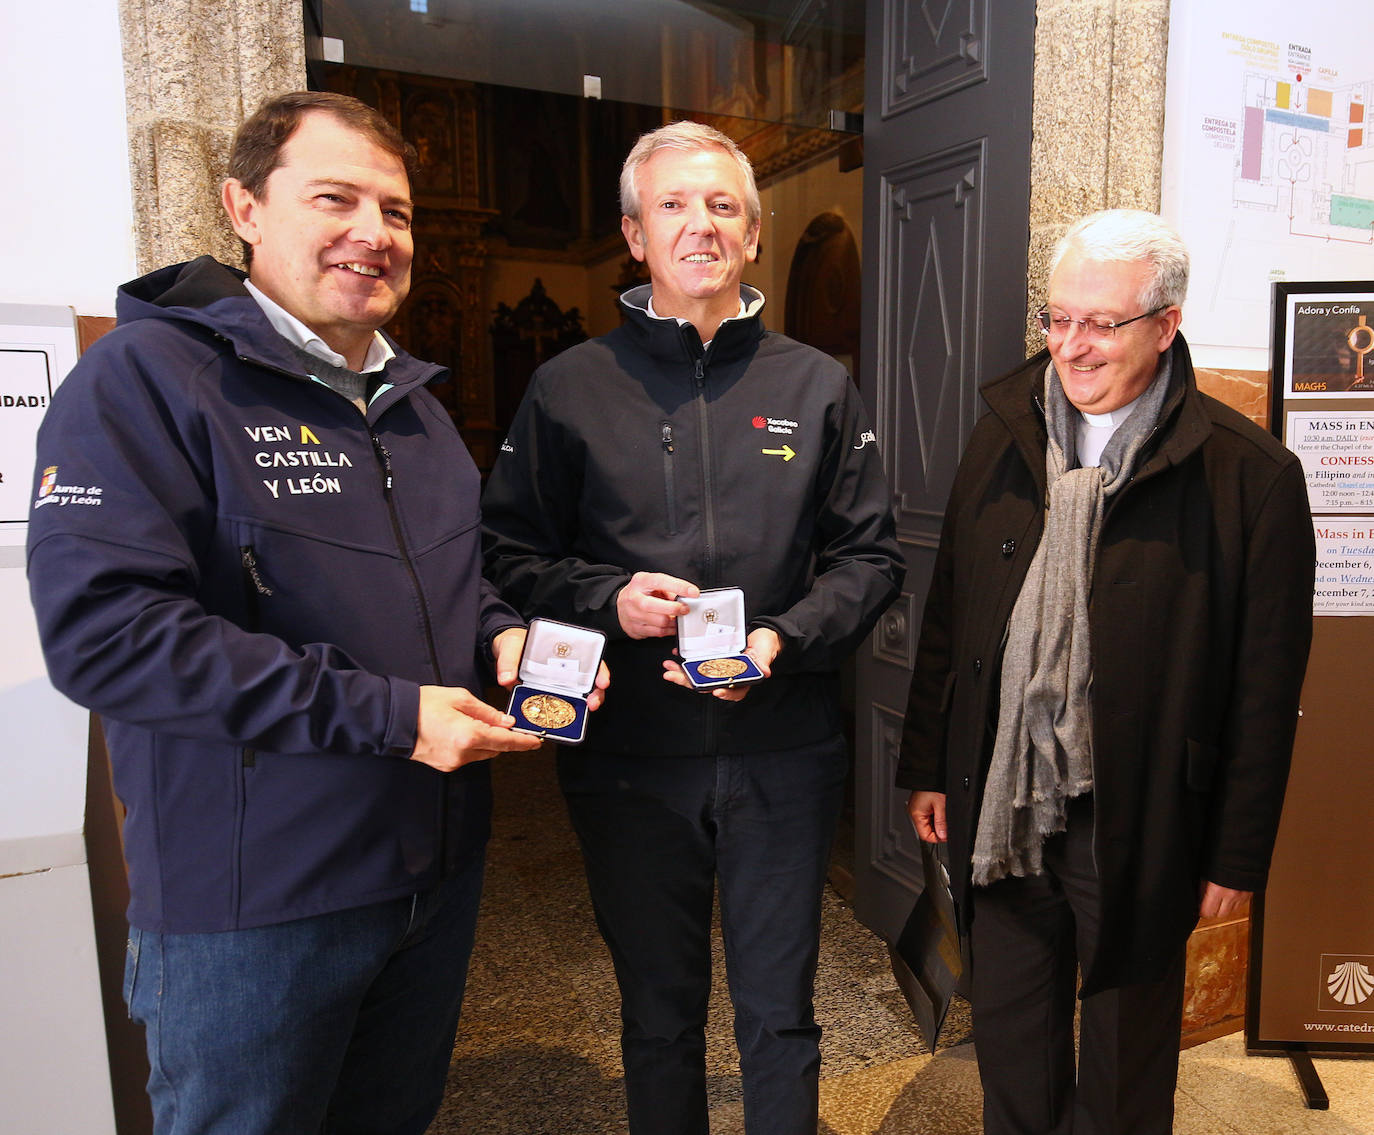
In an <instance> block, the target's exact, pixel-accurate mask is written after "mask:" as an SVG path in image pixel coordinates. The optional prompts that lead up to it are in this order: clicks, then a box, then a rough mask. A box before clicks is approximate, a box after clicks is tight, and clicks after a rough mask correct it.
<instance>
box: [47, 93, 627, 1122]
mask: <svg viewBox="0 0 1374 1135" xmlns="http://www.w3.org/2000/svg"><path fill="white" fill-rule="evenodd" d="M413 159H414V151H413V150H412V149H411V147H410V146H409V145H408V144H407V143H406V142H405V141H404V140H403V139H402V138H401V136H400V135H399V134H398V133H397V132H396V130H395V129H394V128H393V127H392V126H391V125H390V123H388V122H387V121H386V119H385V118H383V117H382V116H381V115H380V114H378V113H377V112H376V111H374V110H372V109H371V108H369V107H367V106H365V105H364V104H362V103H360V102H358V101H357V100H355V99H351V98H346V97H344V96H341V95H334V94H323V93H305V92H301V93H296V94H288V95H283V96H281V97H279V98H276V99H272V100H270V101H269V102H267V103H265V104H264V105H263V106H262V108H261V109H259V110H258V111H257V113H255V114H254V115H253V116H252V117H251V118H250V119H249V120H248V121H246V122H245V123H244V124H243V126H242V127H241V128H240V129H239V131H238V133H237V135H236V137H235V142H234V148H233V153H232V155H231V157H230V164H229V172H230V176H229V178H228V180H227V181H226V182H225V183H224V189H223V200H224V206H225V209H226V211H227V212H228V215H229V220H230V223H231V224H232V226H233V228H234V231H235V232H236V233H237V234H238V235H239V237H240V238H241V239H242V241H243V243H244V249H245V252H246V254H247V259H248V262H249V266H250V268H249V274H248V276H247V278H246V279H245V276H244V273H242V272H240V271H238V270H236V269H233V268H230V267H228V266H226V265H223V264H220V263H218V262H216V261H215V260H213V259H211V258H210V257H208V256H206V257H201V258H200V259H198V260H194V261H191V262H190V263H188V264H178V265H173V266H171V267H167V268H163V269H160V270H158V271H156V272H153V273H151V274H150V275H148V276H145V277H143V278H142V279H140V280H136V281H134V282H133V283H131V284H127V285H125V286H124V288H122V289H121V290H120V295H119V302H118V312H119V326H118V327H117V328H116V329H115V330H114V331H113V332H111V333H110V334H109V335H107V336H105V337H104V338H103V339H101V340H100V341H99V342H98V343H97V344H95V346H94V347H92V349H91V350H90V351H88V352H87V353H86V355H85V356H84V357H83V358H82V360H81V361H80V363H79V364H78V365H77V366H76V368H75V369H74V370H73V372H72V373H71V375H70V376H69V377H68V378H67V379H66V381H65V382H64V383H63V384H62V385H61V387H60V388H59V389H58V390H57V392H56V394H55V396H54V398H53V401H52V407H51V409H50V411H49V413H48V415H47V417H46V419H45V421H44V423H43V425H42V428H41V430H40V432H39V437H38V472H37V474H36V476H35V486H36V488H35V500H34V506H33V516H32V520H31V523H30V529H29V578H30V585H31V591H32V596H33V602H34V606H35V608H36V611H37V614H38V622H39V628H40V633H41V637H42V642H43V648H44V653H45V656H46V659H47V663H48V669H49V672H50V674H51V676H52V680H53V683H54V685H56V686H57V687H58V688H59V689H60V690H62V691H63V692H65V693H66V694H68V695H69V696H70V697H72V698H73V699H74V700H76V701H77V702H79V703H80V704H82V705H85V706H89V707H90V708H91V709H93V710H95V711H97V712H98V713H99V714H100V715H101V717H102V720H103V723H104V727H105V733H106V738H107V740H108V744H109V751H110V759H111V764H112V767H113V772H114V782H115V788H116V791H117V792H118V794H119V796H120V798H121V799H122V800H123V801H124V803H125V805H126V807H127V809H128V815H127V819H126V821H125V825H124V849H125V853H126V857H127V860H128V864H129V885H130V892H131V899H130V905H129V921H130V924H131V925H130V938H129V951H128V963H127V975H126V984H125V989H126V997H127V999H128V1002H129V1011H130V1014H131V1015H132V1017H133V1018H134V1019H135V1020H137V1021H139V1022H141V1023H142V1024H143V1025H144V1026H145V1027H146V1029H147V1041H148V1054H149V1059H150V1062H151V1065H152V1069H151V1076H150V1078H149V1082H148V1090H149V1094H150V1097H151V1099H152V1104H153V1111H154V1117H155V1127H156V1130H157V1131H158V1132H171V1131H217V1132H226V1133H228V1132H232V1133H233V1135H249V1133H254V1132H261V1133H263V1135H267V1133H280V1132H287V1131H293V1132H307V1131H330V1132H349V1131H355V1132H378V1131H386V1132H393V1133H399V1132H415V1133H419V1132H422V1131H424V1130H425V1128H426V1127H427V1126H428V1124H429V1121H430V1119H431V1118H432V1117H433V1115H434V1113H435V1111H436V1110H437V1108H438V1105H439V1102H440V1100H441V1098H442V1094H443V1089H444V1083H445V1077H446V1074H447V1071H448V1066H449V1060H450V1057H451V1054H452V1048H453V1038H454V1033H455V1030H456V1028H457V1022H458V1013H459V1006H460V1002H461V999H462V994H463V986H464V982H465V978H466V972H467V959H468V956H469V953H470V951H471V946H472V938H473V930H474V926H475V922H476V917H477V907H478V898H479V894H480V891H481V883H482V868H483V854H484V847H485V843H486V838H487V834H488V830H489V825H490V796H491V790H490V781H489V777H488V772H487V766H486V764H485V761H486V760H487V759H488V758H490V757H493V756H495V755H496V754H497V753H500V752H503V751H507V750H515V749H533V748H536V747H537V746H538V745H539V740H538V739H537V738H536V737H534V736H532V735H529V734H526V733H520V732H516V731H513V730H512V729H511V728H510V726H511V725H512V724H513V723H514V722H513V719H512V718H510V717H509V716H507V715H505V714H503V713H501V712H500V711H498V710H496V709H493V708H492V707H490V706H488V705H486V704H485V703H484V702H483V701H482V700H481V698H480V694H481V691H482V688H483V686H484V685H485V683H486V682H487V681H489V680H491V679H499V680H500V682H501V683H502V684H503V685H512V684H514V681H515V677H516V669H517V663H518V659H519V656H520V650H521V646H522V644H523V641H524V635H525V630H524V623H523V621H522V620H521V618H520V617H519V616H518V615H517V614H516V613H515V612H514V611H513V610H511V609H510V608H509V607H508V606H506V605H505V604H504V603H503V602H501V600H500V599H499V598H498V597H497V595H496V592H495V589H494V588H492V587H491V585H489V584H487V583H485V582H484V581H483V580H482V578H481V549H480V542H479V536H478V532H479V528H478V495H479V481H478V474H477V469H476V467H475V466H474V465H473V462H472V460H471V458H470V457H469V456H468V453H467V451H466V449H465V448H464V446H463V443H462V440H461V439H460V437H459V435H458V433H457V431H456V430H455V429H454V427H453V424H452V422H451V421H450V420H449V417H448V415H447V413H446V412H445V411H444V410H443V408H442V407H441V406H440V405H439V403H438V402H437V401H436V400H435V399H434V398H433V397H432V396H431V395H430V394H429V393H428V392H427V391H426V390H425V389H424V387H425V385H426V383H428V382H430V381H431V380H433V379H434V378H435V377H437V376H438V375H440V374H442V368H440V367H438V366H436V365H435V364H433V363H426V362H422V361H420V360H419V359H415V358H412V357H411V356H410V355H408V354H406V353H405V352H404V351H403V350H401V349H400V348H399V347H398V346H397V345H396V344H395V343H393V342H391V341H390V340H388V339H387V338H386V337H385V336H384V335H382V334H381V333H380V330H379V329H380V328H381V327H382V325H383V324H385V323H386V322H387V321H388V320H389V319H391V318H392V316H394V315H395V313H396V310H397V307H398V306H399V304H400V303H401V301H402V300H403V299H404V298H405V295H406V292H407V290H408V289H409V286H410V269H411V259H412V256H413V251H414V250H413V243H412V238H411V232H410V221H411V214H412V211H413V205H412V203H411V196H410V184H409V171H410V169H411V166H412V163H413ZM48 474H51V476H48ZM54 484H80V485H82V486H86V487H87V488H86V490H85V495H84V496H83V498H82V503H71V504H66V507H59V508H52V507H45V505H46V503H47V498H49V497H50V496H51V495H52V492H53V490H52V489H51V487H50V486H52V485H54ZM604 684H605V679H604V676H603V678H602V685H604ZM600 697H601V693H600V690H599V689H598V690H596V691H594V692H593V694H592V697H591V698H590V699H589V702H590V704H592V705H595V704H597V703H598V702H599V700H600Z"/></svg>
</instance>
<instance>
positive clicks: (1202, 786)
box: [1188, 737, 1221, 792]
mask: <svg viewBox="0 0 1374 1135" xmlns="http://www.w3.org/2000/svg"><path fill="white" fill-rule="evenodd" d="M1220 760H1221V750H1220V749H1219V748H1217V746H1216V745H1209V744H1208V743H1207V742H1205V741H1194V740H1193V739H1192V738H1191V737H1189V738H1188V787H1189V788H1191V789H1192V790H1193V791H1194V792H1206V791H1208V790H1209V789H1210V788H1211V787H1212V778H1213V777H1214V776H1216V771H1217V764H1218V763H1219V762H1220Z"/></svg>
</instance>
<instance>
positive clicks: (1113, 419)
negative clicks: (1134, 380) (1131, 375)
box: [1077, 393, 1145, 469]
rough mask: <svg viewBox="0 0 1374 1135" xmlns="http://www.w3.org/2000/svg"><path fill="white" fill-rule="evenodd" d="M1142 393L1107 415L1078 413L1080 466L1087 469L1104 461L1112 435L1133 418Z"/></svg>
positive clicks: (1080, 411)
mask: <svg viewBox="0 0 1374 1135" xmlns="http://www.w3.org/2000/svg"><path fill="white" fill-rule="evenodd" d="M1144 397H1145V395H1144V394H1143V393H1142V394H1140V395H1138V396H1137V397H1135V398H1132V399H1131V400H1130V401H1129V402H1127V403H1126V405H1124V406H1118V407H1117V408H1116V409H1115V410H1108V411H1107V412H1106V413H1105V414H1089V413H1088V412H1087V411H1086V410H1079V411H1078V417H1079V422H1078V431H1077V433H1078V446H1077V453H1078V464H1079V465H1080V466H1081V467H1082V468H1084V469H1086V468H1088V467H1089V466H1090V465H1097V464H1099V463H1100V462H1101V460H1102V451H1103V450H1105V449H1106V448H1107V443H1108V442H1110V441H1111V440H1112V435H1113V434H1114V433H1116V431H1117V428H1118V427H1119V426H1120V425H1121V424H1122V423H1123V422H1124V421H1125V420H1126V419H1127V418H1129V417H1130V416H1131V411H1132V410H1134V409H1135V404H1136V403H1137V402H1139V401H1140V399H1141V398H1144Z"/></svg>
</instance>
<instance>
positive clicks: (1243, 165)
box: [1161, 0, 1374, 370]
mask: <svg viewBox="0 0 1374 1135" xmlns="http://www.w3.org/2000/svg"><path fill="white" fill-rule="evenodd" d="M1357 10H1358V9H1357V8H1352V7H1351V6H1349V5H1345V4H1306V5H1300V6H1294V5H1293V4H1290V3H1286V2H1281V0H1245V2H1244V3H1239V2H1236V0H1218V2H1216V3H1207V4H1198V3H1191V2H1185V0H1173V3H1172V4H1171V5H1170V15H1169V61H1168V86H1167V92H1168V93H1167V96H1166V98H1165V128H1164V161H1163V185H1162V198H1161V200H1162V206H1161V209H1162V212H1163V214H1164V217H1165V219H1166V220H1168V221H1169V222H1170V223H1171V224H1172V225H1173V226H1174V227H1175V228H1176V229H1177V230H1178V231H1179V233H1180V234H1181V235H1182V237H1183V240H1184V243H1185V244H1187V246H1188V250H1189V252H1190V253H1191V255H1192V274H1191V282H1190V285H1189V289H1188V303H1187V306H1186V308H1185V318H1186V321H1187V327H1188V343H1189V346H1190V347H1191V348H1192V352H1193V360H1194V362H1195V363H1196V364H1197V365H1199V366H1203V367H1218V368H1238V369H1242V370H1268V369H1269V359H1268V351H1267V347H1268V330H1269V287H1270V285H1271V284H1273V283H1276V282H1284V281H1289V280H1321V279H1327V280H1334V279H1348V278H1352V277H1360V276H1366V275H1368V273H1369V265H1370V263H1371V257H1374V121H1371V114H1374V54H1371V53H1370V52H1369V50H1368V48H1367V45H1366V43H1365V39H1364V37H1363V36H1362V35H1355V34H1352V32H1353V31H1354V30H1355V26H1356V24H1358V22H1359V21H1358V19H1357V18H1356V16H1355V12H1356V11H1357ZM1371 322H1374V320H1371ZM1369 362H1370V363H1371V364H1372V365H1374V359H1371V360H1369ZM1366 369H1369V368H1366Z"/></svg>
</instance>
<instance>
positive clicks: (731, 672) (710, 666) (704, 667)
mask: <svg viewBox="0 0 1374 1135" xmlns="http://www.w3.org/2000/svg"><path fill="white" fill-rule="evenodd" d="M748 669H749V663H747V662H745V661H744V660H743V659H742V658H708V659H707V660H706V661H705V662H703V663H702V664H701V665H700V666H698V667H697V673H698V674H700V675H701V676H702V677H703V678H733V677H734V676H735V675H736V674H743V673H744V672H745V671H746V670H748Z"/></svg>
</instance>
